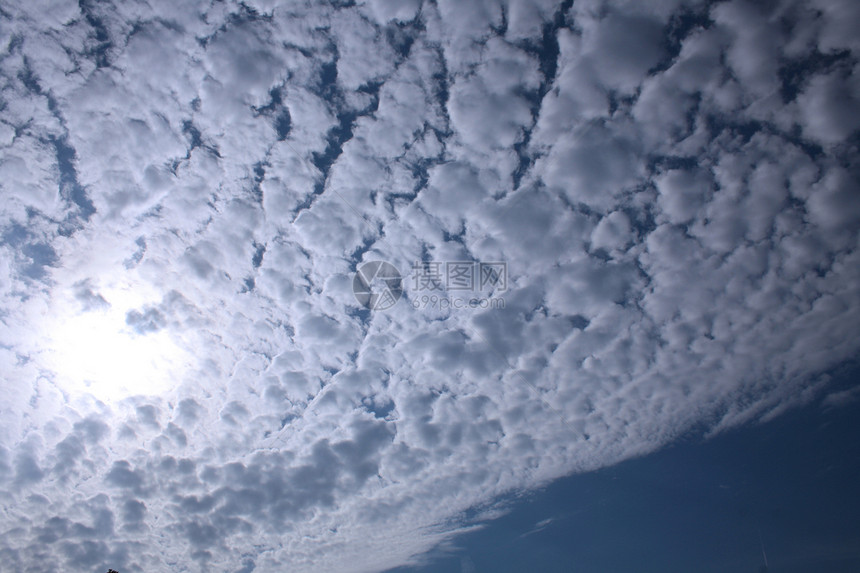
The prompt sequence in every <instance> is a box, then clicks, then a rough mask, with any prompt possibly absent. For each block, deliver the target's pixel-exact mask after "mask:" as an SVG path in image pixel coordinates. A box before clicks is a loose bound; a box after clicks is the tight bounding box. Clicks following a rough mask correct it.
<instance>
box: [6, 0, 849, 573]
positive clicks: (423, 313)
mask: <svg viewBox="0 0 860 573" xmlns="http://www.w3.org/2000/svg"><path fill="white" fill-rule="evenodd" d="M858 11H860V7H858V5H857V4H856V3H854V2H852V1H851V0H809V1H799V0H798V1H788V0H786V1H783V2H776V3H769V4H767V5H766V6H765V5H762V4H761V3H756V2H752V1H744V0H728V1H725V2H703V1H684V0H664V1H661V2H651V3H647V5H643V4H642V3H637V2H628V1H623V0H619V1H617V2H604V1H599V0H589V1H583V2H580V1H576V2H570V1H567V2H563V3H560V4H559V3H556V2H549V1H545V0H542V1H532V0H508V1H501V0H498V1H496V0H480V1H478V0H476V1H474V2H468V3H462V2H454V1H453V0H437V1H427V2H419V1H418V0H415V1H409V2H401V1H396V2H395V1H392V0H371V1H368V2H365V3H361V4H355V3H342V2H331V3H325V4H323V3H320V4H317V5H308V4H306V3H299V2H295V3H292V2H287V3H281V2H273V1H271V0H246V1H244V2H238V3H235V2H215V3H208V2H191V1H190V2H181V3H173V2H167V1H165V0H154V1H149V2H136V1H132V2H99V3H95V2H88V1H81V2H79V3H58V2H52V1H51V0H40V1H38V2H26V3H25V2H16V3H11V4H6V5H4V6H3V7H0V46H2V51H0V78H2V81H0V149H1V150H2V151H0V174H2V176H0V192H2V194H3V198H4V200H3V201H2V204H0V233H2V242H0V252H2V257H0V271H2V272H0V293H2V295H0V296H2V301H0V317H2V320H0V360H2V371H3V373H4V374H3V392H4V395H5V399H4V401H3V403H2V405H0V409H2V417H0V420H2V425H0V428H2V430H0V484H2V487H0V492H2V493H0V495H2V500H3V501H2V505H3V518H2V532H3V537H2V539H3V541H2V542H0V562H3V563H5V564H7V566H9V567H10V568H12V569H14V570H16V571H37V570H52V569H53V570H67V569H74V570H95V569H97V568H101V569H105V570H106V569H107V568H108V567H113V568H114V569H118V570H120V571H123V572H124V573H125V572H135V571H147V572H148V571H167V570H170V571H197V570H201V571H202V570H214V571H242V572H250V571H284V570H290V571H323V570H324V571H375V570H382V569H385V568H389V567H394V566H397V565H401V564H404V563H409V562H414V561H415V560H417V559H420V555H421V554H422V553H423V552H425V551H427V550H428V549H429V548H431V547H433V546H434V545H435V544H437V543H440V542H443V541H444V540H446V539H449V538H450V537H451V536H452V535H454V534H456V533H458V532H462V531H466V530H468V529H469V528H471V527H475V526H476V524H478V523H480V521H481V520H483V519H488V518H490V517H492V516H493V515H495V512H497V511H498V510H499V508H498V507H497V505H496V504H495V503H494V500H496V499H498V498H499V496H502V495H504V494H510V493H512V492H519V491H524V490H528V489H530V488H533V487H536V486H539V485H541V484H544V483H546V482H547V481H548V480H551V479H553V478H556V477H559V476H562V475H565V474H569V473H572V472H582V471H588V470H592V469H595V468H599V467H602V466H606V465H609V464H612V463H615V462H618V461H620V460H623V459H626V458H630V457H632V456H637V455H642V454H645V453H648V452H651V451H654V450H655V449H657V448H660V447H661V446H663V445H665V444H667V443H669V442H671V441H672V440H673V439H676V438H678V437H679V436H682V435H685V434H688V433H690V432H698V433H705V434H708V433H715V432H719V431H722V430H724V429H726V428H730V427H733V426H737V425H739V424H743V423H747V422H751V421H755V420H765V419H768V418H770V417H773V416H776V415H778V414H779V413H780V412H782V411H784V410H785V409H787V408H790V407H792V406H793V405H797V404H800V403H803V402H804V401H807V400H809V399H811V398H812V397H814V396H817V395H821V394H822V393H826V392H827V391H828V390H827V381H828V377H827V373H828V371H830V370H831V369H832V368H834V367H836V366H838V365H840V364H842V363H844V362H846V361H850V360H853V359H856V357H857V355H858V346H860V336H858V334H860V331H858V325H860V288H858V287H860V250H858V247H860V244H859V243H858V240H860V234H858V229H860V189H858V183H857V182H858V181H860V162H858V160H857V148H858V144H860V139H858V129H860V123H858V117H860V115H858V113H857V110H858V98H860V80H858V68H857V58H858V54H860V52H858V50H860V45H858V39H857V35H856V34H855V33H854V30H853V27H852V26H850V25H849V23H850V22H856V21H857V20H858V17H860V14H858ZM369 260H387V261H390V262H391V263H392V264H394V265H395V266H396V267H398V268H399V269H401V271H402V272H404V273H405V272H406V271H407V270H408V269H410V268H411V267H412V265H413V264H414V263H415V262H416V261H425V262H432V261H505V262H507V264H508V270H509V281H508V289H507V290H506V291H504V292H499V293H494V296H495V297H503V298H504V302H505V305H504V308H493V309H480V308H478V309H453V308H449V309H415V308H414V307H413V305H411V304H410V302H414V301H416V300H418V298H419V296H420V293H419V292H418V291H417V290H415V289H412V290H410V289H409V288H408V286H407V291H406V293H405V294H404V300H402V301H400V303H398V305H396V306H395V307H393V308H392V309H390V310H388V311H385V312H369V311H367V310H366V309H364V308H362V307H361V306H360V305H359V304H358V303H357V302H356V300H355V298H354V297H353V293H352V290H351V285H352V273H353V272H354V271H355V269H356V267H357V265H358V264H360V263H361V262H362V261H369ZM120 284H121V285H125V287H126V288H127V289H131V290H134V291H135V292H143V293H148V294H147V295H146V297H144V298H145V299H140V300H138V301H136V302H135V303H134V305H132V307H130V308H123V309H120V310H122V312H124V317H125V324H126V326H127V327H128V328H129V329H131V331H132V334H133V335H135V336H139V337H146V336H150V335H152V334H154V333H169V335H170V336H171V337H173V339H174V340H175V341H177V344H179V345H181V346H182V347H183V348H184V349H185V350H186V351H187V353H188V354H189V355H190V356H192V358H191V359H189V360H188V363H187V368H185V369H184V370H183V371H182V373H181V376H177V377H176V379H175V380H173V384H172V386H171V388H170V389H169V391H167V392H164V393H161V394H159V395H149V396H147V395H140V396H134V397H128V398H126V399H123V400H118V401H104V400H99V399H98V396H95V397H93V396H88V395H87V393H86V392H83V393H75V392H69V391H68V390H67V389H66V388H64V386H63V385H62V383H61V382H60V381H59V378H60V376H61V373H60V372H57V371H56V370H57V369H56V368H52V366H51V365H50V364H49V363H48V362H46V360H45V348H46V345H47V344H49V342H48V341H49V340H50V336H51V322H50V320H49V318H50V317H51V316H56V315H57V314H58V313H59V314H63V313H66V314H69V313H72V314H80V315H88V313H94V312H102V311H104V310H105V309H106V308H108V307H111V305H114V306H118V303H117V302H116V300H115V299H112V298H111V296H110V293H111V292H114V291H112V290H111V289H115V288H116V286H117V285H120ZM840 396H842V394H834V395H833V400H831V401H833V402H834V403H835V402H836V401H838V399H839V397H840Z"/></svg>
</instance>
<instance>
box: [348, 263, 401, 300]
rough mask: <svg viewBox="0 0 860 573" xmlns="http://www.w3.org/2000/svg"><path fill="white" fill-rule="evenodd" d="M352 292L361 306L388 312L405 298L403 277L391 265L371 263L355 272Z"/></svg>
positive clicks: (363, 265) (365, 264) (364, 264)
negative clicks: (401, 298) (387, 310)
mask: <svg viewBox="0 0 860 573" xmlns="http://www.w3.org/2000/svg"><path fill="white" fill-rule="evenodd" d="M352 292H353V293H354V294H355V300H357V301H358V303H359V304H360V305H362V306H364V307H366V308H369V309H370V310H386V309H389V308H391V307H392V306H394V304H395V303H396V302H397V301H398V300H400V297H401V296H403V277H401V276H400V271H398V270H397V268H395V266H394V265H392V264H391V263H387V262H385V261H369V262H367V263H363V264H362V265H361V266H359V267H358V269H357V270H356V271H355V277H353V279H352Z"/></svg>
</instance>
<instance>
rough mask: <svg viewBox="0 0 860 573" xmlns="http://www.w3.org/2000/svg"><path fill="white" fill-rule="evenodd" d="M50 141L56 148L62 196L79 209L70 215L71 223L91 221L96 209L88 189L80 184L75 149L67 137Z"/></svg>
mask: <svg viewBox="0 0 860 573" xmlns="http://www.w3.org/2000/svg"><path fill="white" fill-rule="evenodd" d="M50 141H51V144H52V145H53V146H54V150H55V152H56V155H57V167H58V169H59V171H60V196H61V197H63V198H64V199H66V200H67V201H70V202H71V203H73V204H74V205H75V206H76V207H77V213H74V214H70V215H69V223H74V222H75V221H76V220H77V219H78V218H80V219H82V220H83V221H84V222H86V221H89V220H90V218H91V217H92V216H93V215H94V214H95V213H96V207H95V205H94V204H93V202H92V200H91V199H90V197H89V195H88V194H87V191H86V189H84V188H83V186H81V184H80V183H78V171H77V168H76V167H75V161H76V159H77V154H76V152H75V149H74V148H73V147H72V146H71V145H69V143H68V140H67V138H66V137H62V138H52V139H51V140H50Z"/></svg>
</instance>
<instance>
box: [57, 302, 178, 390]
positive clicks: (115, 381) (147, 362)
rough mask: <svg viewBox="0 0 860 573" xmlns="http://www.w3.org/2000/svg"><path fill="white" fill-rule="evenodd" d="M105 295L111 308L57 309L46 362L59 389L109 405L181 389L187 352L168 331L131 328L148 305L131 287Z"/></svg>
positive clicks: (65, 306)
mask: <svg viewBox="0 0 860 573" xmlns="http://www.w3.org/2000/svg"><path fill="white" fill-rule="evenodd" d="M100 294H101V295H102V297H103V298H104V299H105V300H106V301H107V303H108V305H109V306H105V307H104V308H96V309H91V310H86V311H81V310H79V309H80V304H73V303H70V304H60V305H58V306H59V308H57V309H56V314H55V317H54V319H53V320H52V325H51V326H50V328H49V332H48V333H47V336H48V338H49V341H50V342H49V344H48V353H47V358H48V367H49V368H50V369H51V370H52V371H53V372H54V373H55V374H56V376H57V382H58V384H59V386H60V387H61V388H62V389H63V390H64V391H66V392H68V393H70V394H80V393H88V394H91V395H92V396H94V397H95V398H98V399H99V400H102V401H104V402H116V401H118V400H121V399H123V398H126V397H129V396H135V395H157V394H163V393H165V392H167V391H169V390H170V389H171V388H173V387H175V386H177V385H178V384H179V381H180V379H181V376H182V374H183V371H184V369H185V367H186V365H187V363H188V353H187V352H186V351H185V350H183V349H182V348H181V347H180V346H179V345H178V344H177V341H176V340H175V338H174V337H173V335H172V334H171V332H170V331H169V328H162V329H160V330H157V331H155V332H143V333H141V332H137V331H136V330H135V329H134V328H133V327H132V326H129V325H128V324H126V316H127V313H128V312H129V311H132V310H139V309H141V308H142V306H143V305H144V304H145V303H146V302H148V301H147V300H146V299H145V298H144V297H143V296H141V295H140V293H139V292H136V291H135V290H133V289H131V288H129V287H128V286H126V287H120V288H113V289H108V290H103V291H101V293H100Z"/></svg>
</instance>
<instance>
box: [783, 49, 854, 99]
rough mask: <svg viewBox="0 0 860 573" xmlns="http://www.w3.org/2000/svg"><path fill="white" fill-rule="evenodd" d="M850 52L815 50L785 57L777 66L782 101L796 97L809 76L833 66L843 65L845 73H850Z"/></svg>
mask: <svg viewBox="0 0 860 573" xmlns="http://www.w3.org/2000/svg"><path fill="white" fill-rule="evenodd" d="M852 59H853V58H852V57H851V52H850V51H848V50H841V51H838V52H833V53H829V54H822V53H821V52H819V51H818V50H815V51H813V52H811V53H809V54H805V55H804V56H803V57H800V58H796V59H787V60H785V61H784V63H783V64H782V66H780V68H779V79H780V81H781V82H782V85H781V86H780V91H779V93H780V95H781V96H782V101H783V102H784V103H790V102H792V101H794V100H795V99H796V98H797V95H798V94H799V93H800V92H801V91H802V90H803V88H804V86H805V84H806V82H807V81H809V78H811V77H812V76H814V75H816V74H822V73H827V72H829V71H831V70H833V69H835V68H838V67H843V65H844V68H845V71H846V73H850V69H851V66H850V65H849V64H850V63H851V60H852Z"/></svg>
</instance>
